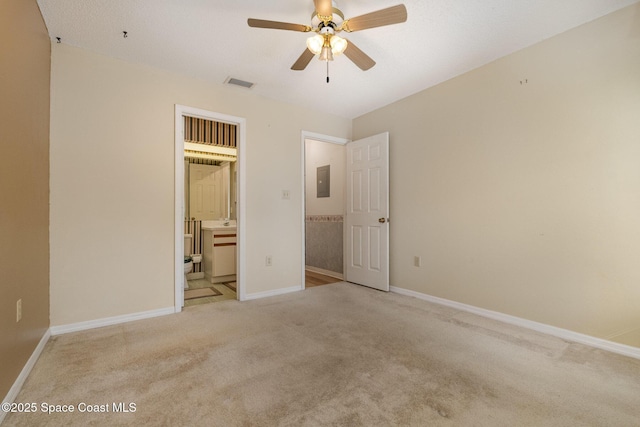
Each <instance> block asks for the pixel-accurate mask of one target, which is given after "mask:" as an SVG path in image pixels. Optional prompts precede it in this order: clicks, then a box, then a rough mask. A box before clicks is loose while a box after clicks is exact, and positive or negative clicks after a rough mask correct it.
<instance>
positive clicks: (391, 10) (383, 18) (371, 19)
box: [342, 4, 407, 33]
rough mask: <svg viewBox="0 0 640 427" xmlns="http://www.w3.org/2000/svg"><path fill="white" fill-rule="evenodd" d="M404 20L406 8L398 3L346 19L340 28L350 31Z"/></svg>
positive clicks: (405, 18)
mask: <svg viewBox="0 0 640 427" xmlns="http://www.w3.org/2000/svg"><path fill="white" fill-rule="evenodd" d="M406 20H407V8H406V7H405V6H404V5H403V4H399V5H397V6H391V7H388V8H386V9H382V10H378V11H376V12H371V13H367V14H365V15H360V16H356V17H355V18H351V19H347V20H346V21H344V22H343V23H342V29H343V30H345V31H346V32H348V33H350V32H352V31H360V30H366V29H367V28H375V27H382V26H385V25H391V24H399V23H401V22H405V21H406Z"/></svg>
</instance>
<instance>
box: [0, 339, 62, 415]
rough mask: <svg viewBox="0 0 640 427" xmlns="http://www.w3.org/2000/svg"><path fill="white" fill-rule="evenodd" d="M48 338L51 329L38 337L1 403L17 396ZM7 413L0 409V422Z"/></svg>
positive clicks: (10, 401)
mask: <svg viewBox="0 0 640 427" xmlns="http://www.w3.org/2000/svg"><path fill="white" fill-rule="evenodd" d="M49 338H51V329H47V330H46V332H45V333H44V335H43V336H42V338H40V342H39V343H38V345H37V346H36V348H35V349H34V350H33V353H31V357H29V360H27V363H26V364H25V365H24V367H23V368H22V371H20V375H18V378H16V380H15V381H14V382H13V385H12V386H11V388H10V389H9V392H8V393H7V395H6V396H5V398H4V399H3V400H2V402H3V403H4V402H7V403H13V402H14V400H15V399H16V397H18V393H20V390H22V386H23V385H24V382H25V381H26V380H27V377H28V376H29V374H30V373H31V370H32V369H33V367H34V366H35V364H36V362H37V361H38V358H39V357H40V355H41V354H42V350H44V346H45V345H46V344H47V342H48V341H49ZM7 413H8V412H4V411H0V424H2V421H3V420H4V417H6V416H7Z"/></svg>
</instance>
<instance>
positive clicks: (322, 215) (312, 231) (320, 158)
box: [302, 132, 348, 288]
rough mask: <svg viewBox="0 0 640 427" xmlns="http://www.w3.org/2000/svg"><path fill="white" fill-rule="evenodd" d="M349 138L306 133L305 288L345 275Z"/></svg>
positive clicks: (303, 147) (337, 279)
mask: <svg viewBox="0 0 640 427" xmlns="http://www.w3.org/2000/svg"><path fill="white" fill-rule="evenodd" d="M347 142H348V140H347V139H343V138H336V137H331V136H327V135H321V134H315V133H311V132H303V133H302V169H303V171H302V176H303V194H304V197H303V209H302V211H303V215H304V218H303V224H304V225H303V233H302V235H303V241H302V248H303V254H304V255H303V261H304V262H303V272H302V283H304V288H307V287H312V286H318V285H322V284H328V283H335V282H339V281H342V280H343V279H344V275H343V272H344V256H343V253H344V237H343V223H344V214H345V196H344V195H345V176H344V174H345V171H346V167H345V161H346V151H345V145H346V143H347Z"/></svg>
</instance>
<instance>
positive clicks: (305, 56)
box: [291, 49, 315, 71]
mask: <svg viewBox="0 0 640 427" xmlns="http://www.w3.org/2000/svg"><path fill="white" fill-rule="evenodd" d="M314 56H315V55H314V54H313V52H311V51H310V50H309V49H305V50H304V52H302V55H300V58H298V60H297V61H296V62H295V63H294V64H293V65H292V66H291V69H292V70H296V71H302V70H304V69H305V68H307V65H309V62H311V59H313V57H314Z"/></svg>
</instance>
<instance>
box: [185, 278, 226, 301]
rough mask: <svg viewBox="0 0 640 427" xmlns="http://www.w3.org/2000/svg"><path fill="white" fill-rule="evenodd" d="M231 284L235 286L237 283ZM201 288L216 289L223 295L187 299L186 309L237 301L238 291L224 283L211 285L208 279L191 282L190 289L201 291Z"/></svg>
mask: <svg viewBox="0 0 640 427" xmlns="http://www.w3.org/2000/svg"><path fill="white" fill-rule="evenodd" d="M230 283H233V284H234V285H235V282H230ZM200 288H214V289H216V290H218V292H221V293H222V295H216V296H212V297H202V298H194V299H186V300H185V301H184V306H185V307H192V306H194V305H200V304H208V303H210V302H217V301H224V300H228V299H236V291H234V290H233V289H232V288H230V287H229V286H227V285H225V284H224V283H211V282H210V281H209V280H207V279H195V280H189V289H200ZM185 290H186V289H185Z"/></svg>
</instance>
